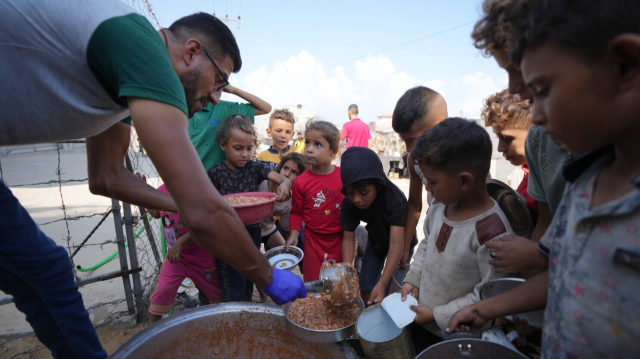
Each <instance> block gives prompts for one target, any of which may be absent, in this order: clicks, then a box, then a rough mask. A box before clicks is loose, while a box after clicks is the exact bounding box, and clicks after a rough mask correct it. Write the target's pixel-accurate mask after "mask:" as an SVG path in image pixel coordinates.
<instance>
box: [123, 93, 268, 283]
mask: <svg viewBox="0 0 640 359" xmlns="http://www.w3.org/2000/svg"><path fill="white" fill-rule="evenodd" d="M127 102H128V104H129V110H130V111H131V117H132V118H133V121H134V123H135V125H136V130H137V132H138V135H139V136H140V140H141V141H142V144H143V145H144V148H145V149H146V150H147V153H148V154H149V157H150V158H151V160H152V162H153V164H154V165H155V167H156V169H157V170H158V173H159V174H160V176H161V177H162V178H163V179H164V182H165V185H166V187H167V189H168V190H169V192H170V193H171V195H172V196H173V198H174V199H175V202H176V204H177V206H178V209H179V212H180V218H181V220H183V221H184V222H185V224H186V226H187V228H188V229H189V232H190V233H191V235H192V236H193V239H194V241H195V242H196V243H198V244H199V245H200V246H201V247H203V248H204V249H205V250H207V251H208V252H209V253H212V254H214V255H215V256H216V257H218V258H220V259H221V260H223V261H225V262H227V263H229V264H230V265H231V266H232V267H234V268H236V269H237V270H239V271H240V272H241V273H242V274H244V275H245V276H246V277H247V278H248V279H249V280H251V281H252V282H255V283H256V285H257V286H258V287H259V288H262V287H265V286H267V285H268V284H270V282H271V281H272V273H273V268H271V266H270V265H269V261H267V259H266V258H265V257H264V256H263V255H262V254H261V253H260V251H258V250H257V249H256V247H255V245H254V244H253V242H252V241H251V239H250V237H249V234H248V233H247V231H246V229H245V228H244V225H243V224H242V222H241V221H240V219H239V218H238V216H237V215H236V213H235V211H234V210H233V209H232V208H231V207H230V206H229V205H228V204H227V203H226V201H225V200H224V199H222V197H221V196H220V194H219V193H218V191H217V190H216V189H215V188H214V187H213V185H212V184H211V181H210V180H209V178H208V177H207V174H206V173H205V171H204V168H203V167H202V163H201V162H200V159H199V158H198V155H197V153H196V151H195V149H194V147H193V144H191V140H190V139H189V136H188V133H187V117H186V115H185V114H184V113H183V112H181V111H180V110H179V109H177V108H176V107H173V106H171V105H168V104H164V103H161V102H158V101H153V100H147V99H141V98H127ZM137 181H139V180H137ZM229 240H232V241H233V243H234V245H233V246H230V245H228V243H229Z"/></svg>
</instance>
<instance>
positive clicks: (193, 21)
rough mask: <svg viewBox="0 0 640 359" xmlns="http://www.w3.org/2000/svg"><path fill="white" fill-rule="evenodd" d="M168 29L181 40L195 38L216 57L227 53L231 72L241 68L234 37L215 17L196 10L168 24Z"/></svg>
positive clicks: (238, 51)
mask: <svg viewBox="0 0 640 359" xmlns="http://www.w3.org/2000/svg"><path fill="white" fill-rule="evenodd" d="M169 30H171V32H172V33H173V35H174V36H175V37H176V38H178V39H179V40H181V41H187V40H188V39H197V40H198V41H200V42H201V43H202V45H203V46H204V47H205V48H206V49H207V50H208V51H209V53H211V56H213V57H214V58H216V59H223V58H224V57H225V56H227V55H228V56H229V57H231V60H232V61H233V72H238V71H240V68H242V58H241V57H240V49H239V48H238V44H237V43H236V38H235V37H234V36H233V34H232V33H231V30H229V28H228V27H227V25H225V24H224V23H223V22H222V21H220V20H219V19H218V18H217V17H215V16H213V15H210V14H207V13H204V12H198V13H195V14H193V15H189V16H185V17H183V18H181V19H178V20H176V22H174V23H173V24H171V26H169Z"/></svg>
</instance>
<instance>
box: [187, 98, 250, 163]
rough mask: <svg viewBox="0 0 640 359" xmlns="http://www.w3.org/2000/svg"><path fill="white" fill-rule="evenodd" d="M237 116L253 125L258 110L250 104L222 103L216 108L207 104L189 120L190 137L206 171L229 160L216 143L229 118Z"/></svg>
mask: <svg viewBox="0 0 640 359" xmlns="http://www.w3.org/2000/svg"><path fill="white" fill-rule="evenodd" d="M237 114H240V115H244V116H246V117H247V118H248V119H249V121H251V123H253V122H254V116H255V114H256V108H255V107H253V106H252V105H250V104H248V103H238V102H227V101H220V103H219V104H217V105H215V106H214V105H212V104H207V105H206V106H205V107H203V108H202V111H200V112H198V113H196V114H195V115H193V117H192V118H191V119H190V120H189V137H191V142H193V146H195V148H196V151H197V152H198V156H199V157H200V161H202V165H203V166H204V169H205V170H208V169H209V168H211V166H213V165H215V164H216V163H220V162H222V161H224V160H225V159H227V157H226V156H225V154H224V152H223V151H222V149H221V148H220V146H219V145H218V143H217V142H216V134H217V133H218V128H220V126H221V125H222V123H223V122H224V121H225V120H226V119H227V117H229V116H231V115H237Z"/></svg>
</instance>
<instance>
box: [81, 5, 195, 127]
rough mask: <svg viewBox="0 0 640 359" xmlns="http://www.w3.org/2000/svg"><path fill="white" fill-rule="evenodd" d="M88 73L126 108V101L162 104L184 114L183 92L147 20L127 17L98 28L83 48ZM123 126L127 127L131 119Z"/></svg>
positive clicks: (132, 16) (165, 50) (164, 49)
mask: <svg viewBox="0 0 640 359" xmlns="http://www.w3.org/2000/svg"><path fill="white" fill-rule="evenodd" d="M87 62H88V64H89V67H90V68H91V71H92V72H93V74H94V75H95V76H96V78H97V79H98V81H99V82H100V84H102V86H103V87H104V89H105V90H106V91H107V93H108V94H109V96H110V97H111V99H112V100H114V101H115V102H116V103H118V104H119V105H121V106H122V107H127V101H126V97H142V98H148V99H152V100H156V101H160V102H164V103H167V104H170V105H173V106H175V107H177V108H178V109H180V110H182V111H183V112H184V113H185V114H188V109H187V102H186V99H185V94H184V88H183V87H182V83H181V82H180V79H179V78H178V75H177V74H176V72H175V70H174V69H173V66H172V65H171V61H170V60H169V53H168V51H167V46H166V45H165V44H164V42H163V41H162V39H161V38H160V35H158V33H157V32H156V31H155V29H154V28H153V26H151V24H150V23H149V21H148V20H147V19H145V18H144V17H143V16H141V15H139V14H129V15H126V16H119V17H114V18H111V19H108V20H106V21H104V22H103V23H101V24H100V26H98V28H97V29H96V30H95V32H94V33H93V35H92V36H91V40H90V41H89V44H88V46H87ZM123 122H127V123H129V124H130V123H131V117H128V118H127V119H125V120H124V121H123Z"/></svg>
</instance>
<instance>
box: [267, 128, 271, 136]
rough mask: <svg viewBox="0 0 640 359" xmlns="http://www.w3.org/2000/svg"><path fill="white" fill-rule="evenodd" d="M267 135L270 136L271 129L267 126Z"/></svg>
mask: <svg viewBox="0 0 640 359" xmlns="http://www.w3.org/2000/svg"><path fill="white" fill-rule="evenodd" d="M267 136H269V137H271V129H270V128H267Z"/></svg>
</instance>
